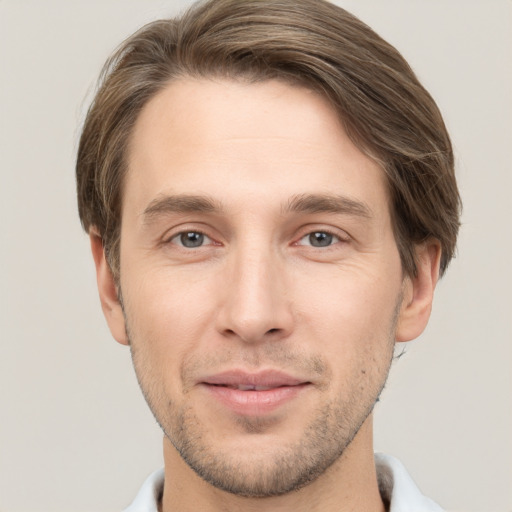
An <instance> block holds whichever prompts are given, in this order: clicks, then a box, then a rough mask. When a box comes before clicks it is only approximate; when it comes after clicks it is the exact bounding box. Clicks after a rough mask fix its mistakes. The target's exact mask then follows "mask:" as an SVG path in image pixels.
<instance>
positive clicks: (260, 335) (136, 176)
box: [77, 0, 459, 496]
mask: <svg viewBox="0 0 512 512" xmlns="http://www.w3.org/2000/svg"><path fill="white" fill-rule="evenodd" d="M77 182H78V202H79V211H80V216H81V220H82V223H83V226H84V228H85V229H86V230H87V231H88V232H89V233H90V235H91V241H92V246H93V252H94V256H95V261H96V265H97V269H98V282H99V286H100V295H101V296H102V303H103V307H104V310H105V314H106V316H107V320H108V322H109V325H110V328H111V330H112V332H113V334H114V337H115V338H116V339H117V340H118V341H120V342H122V343H126V344H131V346H132V354H133V359H134V365H135V369H136V373H137V376H138V379H139V382H140V384H141V387H142V389H143V392H144V394H145V396H146V399H147V401H148V403H149V405H150V407H151V408H152V410H153V413H154V414H155V416H156V418H157V420H158V421H159V422H160V424H161V425H162V428H163V430H164V432H165V434H166V436H167V438H168V439H169V440H170V443H172V445H173V446H174V449H175V450H176V451H177V452H179V453H180V456H181V457H182V459H183V460H184V461H186V463H187V464H188V466H190V467H191V468H193V469H194V471H195V472H196V474H198V475H200V476H201V477H203V478H204V479H205V480H207V481H208V482H210V483H212V484H214V485H215V486H217V487H219V488H221V489H224V490H228V491H230V492H233V493H236V494H241V495H250V496H268V495H272V494H283V493H286V492H289V491H291V490H293V489H297V488H299V487H301V486H303V485H306V484H307V483H309V482H311V481H313V480H315V479H316V478H317V477H318V476H319V475H320V474H322V473H323V472H325V471H326V470H327V468H329V467H330V466H331V465H333V464H334V463H335V462H336V461H337V460H339V458H340V457H341V455H342V453H344V452H345V451H346V449H347V447H348V446H350V445H351V443H352V444H353V441H354V439H355V438H356V437H357V436H358V435H359V433H360V431H361V429H363V430H364V428H365V425H366V422H367V419H368V417H369V415H370V413H371V410H372V408H373V405H374V403H375V401H376V399H377V397H378V396H379V394H380V391H381V389H382V387H383V385H384V382H385V378H386V376H387V373H388V370H389V365H390V361H391V357H392V353H393V346H394V343H395V341H397V340H398V341H406V340H408V339H412V338H414V337H416V336H417V335H418V334H419V333H420V332H421V331H422V330H423V328H424V326H425V324H426V322H427V321H428V316H429V312H430V303H431V299H432V293H433V288H434V286H435V282H436V280H437V277H438V273H439V272H440V273H442V272H444V270H445V269H446V266H447V265H448V262H449V261H450V259H451V257H452V256H453V252H454V248H455V241H456V235H457V230H458V225H459V221H458V215H459V196H458V192H457V187H456V183H455V178H454V171H453V153H452V148H451V145H450V140H449V137H448V134H447V132H446V129H445V126H444V123H443V120H442V117H441V115H440V113H439V111H438V109H437V107H436V105H435V103H434V101H433V100H432V98H431V97H430V95H429V94H428V92H427V91H426V90H425V89H424V88H423V87H422V86H421V84H420V83H419V82H418V80H417V79H416V77H415V75H414V73H413V72H412V70H411V69H410V67H409V66H408V64H407V63H406V62H405V61H404V59H403V58H402V57H401V56H400V54H399V53H398V52H397V51H396V50H395V49H394V48H393V47H391V46H390V45H389V44H387V43H386V42H385V41H383V40H382V39H381V38H380V37H379V36H378V35H376V34H375V33H374V32H373V31H372V30H371V29H370V28H369V27H367V26H366V25H364V24H363V23H362V22H361V21H359V20H357V19H356V18H355V17H353V16H352V15H350V14H349V13H347V12H346V11H344V10H342V9H340V8H338V7H335V6H334V5H331V4H329V3H327V2H323V1H318V0H299V1H297V0H293V1H292V0H275V1H272V0H269V1H266V0H247V1H244V2H239V1H237V0H215V1H210V2H203V3H199V4H197V5H196V6H195V7H194V8H192V9H191V10H189V11H188V12H186V13H185V14H184V15H183V16H182V17H180V18H178V19H172V20H162V21H157V22H154V23H151V24H149V25H147V26H146V27H143V28H142V29H141V30H140V31H138V32H137V33H136V34H134V35H133V36H132V37H130V38H129V39H128V40H127V41H125V43H123V44H122V45H121V47H120V48H119V49H118V50H117V52H116V53H115V54H114V55H113V57H112V58H111V59H110V60H109V61H108V62H107V64H106V66H105V69H104V72H103V76H102V82H101V85H100V88H99V90H98V93H97V95H96V97H95V99H94V101H93V104H92V106H91V108H90V110H89V112H88V115H87V119H86V121H85V125H84V129H83V133H82V137H81V140H80V146H79V151H78V159H77ZM121 296H122V299H121ZM252 385H256V386H259V387H262V388H264V389H262V390H251V389H249V390H245V389H233V388H236V387H240V386H241V387H242V388H245V387H249V388H251V387H252ZM266 388H270V389H266ZM274 388H276V389H278V391H276V389H274ZM279 390H280V391H279ZM244 393H248V395H247V394H246V395H245V396H242V395H243V394H244ZM258 393H267V394H268V397H267V398H268V400H267V401H266V398H265V397H263V398H262V395H260V396H259V397H258V396H257V394H258ZM253 395H254V396H253ZM212 398H214V400H212ZM253 398H254V404H253V406H250V405H247V402H248V401H249V402H250V401H251V400H253ZM262 403H263V404H265V403H266V404H267V405H268V404H270V405H269V406H268V407H267V406H266V405H262ZM243 404H245V405H243ZM265 407H266V408H265ZM294 415H296V417H295V416H294ZM286 418H288V419H286ZM290 422H291V423H292V424H293V425H294V428H290V424H289V423H290ZM226 436H227V437H228V440H226ZM242 448H243V450H244V453H245V458H243V459H241V458H240V457H239V454H240V451H241V449H242ZM283 468H286V470H285V471H283ZM237 475H238V477H239V478H237ZM283 476H285V477H286V478H283Z"/></svg>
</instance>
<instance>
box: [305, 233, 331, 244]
mask: <svg viewBox="0 0 512 512" xmlns="http://www.w3.org/2000/svg"><path fill="white" fill-rule="evenodd" d="M309 241H310V243H311V245H312V246H313V247H327V246H329V245H331V244H332V235H330V234H329V233H323V232H321V231H318V232H316V233H311V234H310V235H309Z"/></svg>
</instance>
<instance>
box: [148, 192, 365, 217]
mask: <svg viewBox="0 0 512 512" xmlns="http://www.w3.org/2000/svg"><path fill="white" fill-rule="evenodd" d="M223 211H224V208H223V207H222V204H221V203H220V202H219V201H216V200H215V199H213V198H211V197H208V196H202V195H201V196H198V195H186V194H180V195H166V196H162V197H157V198H156V199H153V201H151V202H150V203H149V205H148V206H147V207H146V208H145V210H144V212H143V213H142V216H143V219H144V223H145V224H148V223H151V221H152V220H154V219H155V218H158V217H160V216H162V215H166V214H173V213H222V212H223ZM281 211H282V213H283V214H286V213H309V214H315V213H333V214H345V215H354V216H357V217H362V218H367V219H369V218H371V217H372V212H371V209H370V207H369V206H368V205H367V204H366V203H364V202H361V201H357V200H355V199H351V198H349V197H346V196H342V195H338V194H299V195H295V196H292V197H291V198H290V199H289V201H288V202H287V203H286V204H285V205H284V206H283V207H282V209H281Z"/></svg>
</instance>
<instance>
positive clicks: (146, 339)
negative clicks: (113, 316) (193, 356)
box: [123, 272, 213, 375]
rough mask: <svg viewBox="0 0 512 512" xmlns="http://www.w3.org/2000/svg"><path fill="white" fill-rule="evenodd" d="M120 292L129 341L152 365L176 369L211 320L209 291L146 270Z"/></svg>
mask: <svg viewBox="0 0 512 512" xmlns="http://www.w3.org/2000/svg"><path fill="white" fill-rule="evenodd" d="M173 277H174V278H173ZM125 288H126V292H125ZM123 295H126V300H125V312H126V317H127V323H128V328H129V331H130V337H131V342H132V344H134V345H136V346H137V349H138V350H140V351H144V352H145V353H147V355H146V356H145V358H146V359H147V362H148V363H151V366H153V367H165V368H167V369H170V368H173V369H177V368H178V367H179V364H180V361H181V360H183V357H184V356H185V355H186V354H187V353H190V352H191V351H194V350H197V345H198V344H199V340H200V338H201V335H200V334H201V333H202V332H203V331H204V329H205V328H206V326H208V325H211V322H212V317H213V307H212V304H211V301H210V304H209V303H208V301H206V298H207V297H208V296H210V297H211V293H209V292H208V290H207V289H206V287H205V286H198V284H197V283H195V284H193V283H189V282H187V281H186V279H181V280H180V279H179V278H178V279H176V278H175V276H172V275H166V274H165V273H162V272H159V273H158V275H152V274H151V273H149V272H148V273H146V274H145V275H144V278H143V279H139V280H133V281H130V282H126V283H125V284H124V285H123ZM208 305H210V309H208ZM172 373H173V374H174V375H177V374H179V372H177V371H173V372H172Z"/></svg>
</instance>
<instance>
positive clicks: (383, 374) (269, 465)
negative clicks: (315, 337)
mask: <svg viewBox="0 0 512 512" xmlns="http://www.w3.org/2000/svg"><path fill="white" fill-rule="evenodd" d="M399 303H400V301H399ZM398 311H399V307H398V306H397V308H396V311H395V314H394V318H393V319H392V326H391V329H390V330H389V333H388V339H387V340H382V342H383V343H386V344H387V353H388V357H387V360H384V358H383V360H381V361H380V365H381V367H380V368H378V369H377V370H376V369H374V368H370V366H371V365H372V363H376V361H375V360H372V359H373V358H369V361H368V367H366V368H365V369H361V372H360V376H361V379H362V380H361V382H358V383H357V385H354V386H353V387H352V389H353V390H354V391H353V392H352V394H351V395H350V396H348V397H344V398H343V399H341V398H340V399H339V400H337V401H334V400H333V401H330V402H328V403H327V404H325V403H324V404H323V405H322V406H321V407H319V408H318V409H317V411H316V414H313V415H312V418H313V419H312V420H311V421H310V422H309V424H308V425H307V426H306V427H305V428H304V430H303V432H302V435H301V436H300V439H298V440H296V441H294V442H289V443H288V444H283V445H281V446H278V447H273V449H272V451H271V452H269V451H265V452H263V451H261V450H260V451H258V452H257V453H252V452H251V453H249V454H247V453H243V452H241V451H236V452H235V453H234V450H232V449H231V450H230V451H222V450H221V449H219V448H218V447H216V446H213V445H212V443H211V442H209V441H208V435H207V434H208V425H206V424H205V422H203V421H201V420H200V418H199V417H198V415H197V414H196V412H195V411H194V409H193V407H192V406H190V405H177V404H175V403H173V402H172V401H171V400H170V399H169V398H168V397H165V396H164V393H163V391H161V389H158V388H157V387H155V386H154V376H153V378H152V377H151V375H150V374H151V368H149V365H147V364H146V362H145V358H144V356H142V357H139V355H140V354H139V350H137V343H135V345H134V343H133V342H132V341H133V338H132V337H131V333H130V330H129V325H128V322H127V332H128V336H129V339H130V340H131V341H130V347H131V352H132V360H133V364H134V367H135V371H136V375H137V379H138V381H139V384H140V387H141V389H142V392H143V394H144V397H145V399H146V401H147V403H148V405H149V407H150V409H151V411H152V413H153V415H154V417H155V419H156V420H157V422H158V423H159V425H160V427H161V428H162V430H163V432H164V434H165V436H166V437H167V439H168V440H169V441H170V442H171V443H172V445H173V446H174V447H175V449H176V450H177V452H178V453H179V454H180V456H181V457H182V459H183V460H184V461H185V463H186V464H187V465H188V466H189V467H190V468H191V469H192V470H193V471H194V472H195V473H196V474H197V475H199V476H200V477H201V478H202V479H203V480H205V481H206V482H208V483H209V484H211V485H213V486H214V487H216V488H217V489H220V490H223V491H226V492H228V493H231V494H234V495H237V496H240V497H250V498H265V497H272V496H281V495H284V494H287V493H290V492H292V491H297V490H299V489H301V488H302V487H304V486H306V485H308V484H309V483H311V482H313V481H314V480H315V479H317V478H318V477H319V476H320V475H322V474H323V473H324V472H325V471H326V470H327V469H328V468H329V467H330V466H332V464H333V463H334V462H336V461H337V460H338V459H340V457H341V456H342V455H343V453H344V452H345V450H346V448H347V447H348V446H349V445H350V443H351V442H352V440H353V439H354V437H355V436H356V434H357V433H358V432H359V430H360V428H361V426H362V425H363V423H364V422H365V420H366V419H367V418H368V416H369V415H370V413H371V412H372V410H373V408H374V406H375V403H376V402H377V401H378V398H379V396H380V394H381V392H382V390H383V388H384V385H385V382H386V379H387V375H388V373H389V369H390V367H391V363H392V359H393V347H394V332H395V327H396V323H397V318H398ZM146 341H147V340H146ZM284 357H286V356H284ZM276 359H277V360H279V358H267V359H266V361H272V362H276ZM311 364H314V363H311ZM316 365H317V366H318V362H317V363H316ZM375 372H376V375H375ZM369 374H374V378H373V379H372V380H368V376H369ZM363 388H364V396H361V394H362V393H361V390H362V389H363ZM358 393H359V394H358ZM183 402H184V403H186V400H183ZM238 426H239V427H240V428H241V429H243V430H245V432H246V433H247V434H248V435H256V436H257V435H262V434H264V433H265V431H266V429H267V427H268V425H267V424H266V421H265V420H262V419H258V418H254V419H251V418H241V419H240V420H239V422H238ZM283 442H286V440H285V439H284V440H283Z"/></svg>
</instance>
